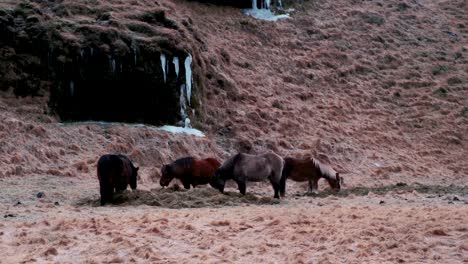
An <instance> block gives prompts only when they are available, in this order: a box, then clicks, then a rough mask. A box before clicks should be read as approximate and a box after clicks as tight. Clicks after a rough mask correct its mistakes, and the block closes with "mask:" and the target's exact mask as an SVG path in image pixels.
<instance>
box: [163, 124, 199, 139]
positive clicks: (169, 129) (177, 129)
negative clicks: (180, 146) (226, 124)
mask: <svg viewBox="0 0 468 264" xmlns="http://www.w3.org/2000/svg"><path fill="white" fill-rule="evenodd" d="M158 129H159V130H162V131H166V132H169V133H172V134H180V133H184V134H187V135H193V136H197V137H205V134H203V132H201V131H200V130H198V129H195V128H185V127H177V126H167V125H166V126H162V127H160V128H158Z"/></svg>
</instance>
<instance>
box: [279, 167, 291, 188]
mask: <svg viewBox="0 0 468 264" xmlns="http://www.w3.org/2000/svg"><path fill="white" fill-rule="evenodd" d="M290 171H291V166H290V165H289V164H288V163H287V162H286V159H283V171H282V172H281V178H280V186H279V187H280V189H279V191H280V195H281V197H284V196H285V194H286V180H287V179H288V176H289V173H290Z"/></svg>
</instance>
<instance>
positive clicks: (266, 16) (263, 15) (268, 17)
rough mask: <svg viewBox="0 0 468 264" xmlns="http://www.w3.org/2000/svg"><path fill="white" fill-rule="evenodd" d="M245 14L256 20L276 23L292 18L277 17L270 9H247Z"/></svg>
mask: <svg viewBox="0 0 468 264" xmlns="http://www.w3.org/2000/svg"><path fill="white" fill-rule="evenodd" d="M244 14H246V15H248V16H251V17H254V18H256V19H260V20H265V21H272V22H276V21H278V20H280V19H286V18H290V16H289V14H284V15H275V14H274V13H273V11H271V10H270V9H263V8H262V9H246V10H244Z"/></svg>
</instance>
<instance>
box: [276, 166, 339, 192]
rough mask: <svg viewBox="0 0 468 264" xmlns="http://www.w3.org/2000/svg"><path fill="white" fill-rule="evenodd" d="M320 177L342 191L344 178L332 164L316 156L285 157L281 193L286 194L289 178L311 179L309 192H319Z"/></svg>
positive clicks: (296, 179) (297, 179)
mask: <svg viewBox="0 0 468 264" xmlns="http://www.w3.org/2000/svg"><path fill="white" fill-rule="evenodd" d="M320 178H325V179H326V180H327V181H328V184H329V185H330V187H331V188H332V189H334V190H336V191H340V189H341V185H342V183H343V178H342V177H340V175H339V173H338V172H336V171H335V170H333V169H332V168H331V167H330V166H328V165H326V164H323V163H321V162H320V161H318V160H317V159H314V158H307V159H295V158H285V159H284V169H283V175H282V177H281V182H282V184H281V186H282V189H281V193H282V195H284V193H285V192H286V180H287V179H291V180H293V181H299V182H301V181H309V190H308V193H318V181H319V179H320Z"/></svg>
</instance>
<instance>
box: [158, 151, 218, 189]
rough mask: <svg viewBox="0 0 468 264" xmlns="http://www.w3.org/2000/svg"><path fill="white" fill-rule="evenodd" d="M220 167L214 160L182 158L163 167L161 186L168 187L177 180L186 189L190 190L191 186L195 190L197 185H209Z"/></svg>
mask: <svg viewBox="0 0 468 264" xmlns="http://www.w3.org/2000/svg"><path fill="white" fill-rule="evenodd" d="M219 166H221V163H220V162H219V161H218V160H216V159H213V158H207V159H200V160H199V159H195V158H193V157H185V158H181V159H178V160H176V161H174V162H172V163H171V164H166V165H164V166H162V168H161V180H160V181H159V184H160V185H161V186H163V187H166V186H168V185H169V183H170V182H171V181H172V179H174V178H176V179H179V180H180V181H181V182H182V184H183V185H184V188H185V189H190V185H192V186H193V187H194V188H195V186H197V185H203V184H208V183H209V182H210V180H211V178H212V177H213V175H214V173H215V171H216V170H217V169H218V168H219Z"/></svg>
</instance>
